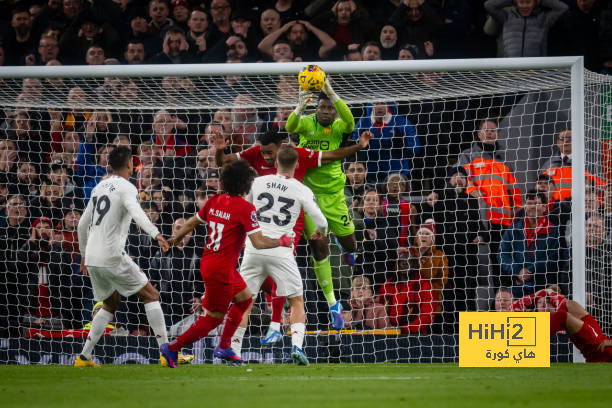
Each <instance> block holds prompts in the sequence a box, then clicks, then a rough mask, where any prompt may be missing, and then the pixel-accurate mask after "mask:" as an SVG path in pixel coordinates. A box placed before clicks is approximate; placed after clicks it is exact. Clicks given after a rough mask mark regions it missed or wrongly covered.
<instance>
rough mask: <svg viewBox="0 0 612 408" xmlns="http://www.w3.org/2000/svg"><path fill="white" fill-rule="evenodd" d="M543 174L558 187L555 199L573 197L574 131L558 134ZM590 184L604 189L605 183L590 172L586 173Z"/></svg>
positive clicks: (543, 168) (560, 199)
mask: <svg viewBox="0 0 612 408" xmlns="http://www.w3.org/2000/svg"><path fill="white" fill-rule="evenodd" d="M540 172H541V173H542V174H547V175H549V176H550V177H551V178H552V179H553V180H554V181H555V184H556V185H557V191H556V193H555V194H554V196H553V198H554V199H555V200H559V201H563V200H565V199H567V198H569V197H571V196H572V131H571V130H569V129H565V130H562V131H560V132H559V133H558V134H557V140H556V144H555V146H554V147H553V155H552V157H551V158H549V159H548V160H546V161H545V162H544V163H543V164H542V167H541V169H540ZM584 175H585V177H586V179H587V180H588V182H590V183H591V184H592V185H593V186H596V187H603V186H605V184H606V183H605V182H604V181H603V180H602V179H601V178H599V177H597V176H594V175H593V174H591V173H589V172H588V170H585V171H584Z"/></svg>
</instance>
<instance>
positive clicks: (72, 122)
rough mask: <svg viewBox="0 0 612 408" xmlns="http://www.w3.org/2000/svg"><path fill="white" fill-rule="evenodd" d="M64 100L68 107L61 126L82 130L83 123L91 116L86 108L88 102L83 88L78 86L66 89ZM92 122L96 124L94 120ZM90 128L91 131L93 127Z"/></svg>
mask: <svg viewBox="0 0 612 408" xmlns="http://www.w3.org/2000/svg"><path fill="white" fill-rule="evenodd" d="M66 102H67V105H68V106H70V109H69V111H68V112H67V113H66V115H65V117H64V124H63V126H64V127H69V128H73V129H77V130H78V131H82V130H83V129H84V128H85V123H86V122H87V120H88V119H89V118H90V117H91V113H90V112H89V111H88V110H87V108H86V106H87V104H88V98H87V94H86V93H85V91H84V90H83V88H80V87H78V86H75V87H72V88H70V91H68V96H67V97H66ZM94 124H96V125H97V123H96V122H94ZM96 129H97V126H96ZM90 130H92V131H93V128H92V129H90Z"/></svg>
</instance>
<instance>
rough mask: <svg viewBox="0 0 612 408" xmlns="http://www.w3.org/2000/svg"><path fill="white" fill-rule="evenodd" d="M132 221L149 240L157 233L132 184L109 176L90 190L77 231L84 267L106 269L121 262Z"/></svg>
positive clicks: (120, 178)
mask: <svg viewBox="0 0 612 408" xmlns="http://www.w3.org/2000/svg"><path fill="white" fill-rule="evenodd" d="M132 218H134V221H135V222H136V224H138V226H139V227H140V228H142V230H143V231H144V232H146V233H147V234H149V235H150V236H151V237H153V239H155V237H156V236H157V234H159V230H158V229H157V227H155V225H153V223H152V222H151V220H149V217H147V214H145V212H144V211H143V209H142V207H140V204H139V202H138V190H137V189H136V187H135V186H134V185H133V184H132V183H130V182H129V181H127V180H126V179H124V178H123V177H119V176H111V177H109V178H107V179H104V180H102V181H101V182H100V183H98V185H97V186H96V187H94V189H93V190H92V192H91V198H90V199H89V203H88V204H87V208H85V212H84V213H83V216H82V217H81V220H80V221H79V228H78V234H79V247H80V250H81V256H84V257H85V265H86V266H101V267H104V266H106V267H108V266H116V265H118V264H119V263H120V262H121V258H122V255H123V253H124V248H125V242H126V240H127V236H128V232H129V229H130V223H131V222H132Z"/></svg>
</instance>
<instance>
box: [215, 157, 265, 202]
mask: <svg viewBox="0 0 612 408" xmlns="http://www.w3.org/2000/svg"><path fill="white" fill-rule="evenodd" d="M255 176H256V173H255V170H254V169H253V168H252V167H251V166H250V165H249V163H248V162H246V161H244V160H237V161H235V162H233V163H230V164H227V165H225V166H223V167H222V168H221V178H220V180H219V181H220V182H221V188H222V189H223V190H224V191H225V192H226V193H227V194H229V195H231V196H243V195H244V194H247V193H248V192H249V190H251V184H253V180H254V179H255Z"/></svg>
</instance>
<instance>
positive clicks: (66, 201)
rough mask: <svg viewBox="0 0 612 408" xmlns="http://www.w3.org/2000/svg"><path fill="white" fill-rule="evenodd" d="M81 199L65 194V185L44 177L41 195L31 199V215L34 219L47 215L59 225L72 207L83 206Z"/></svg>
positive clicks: (54, 223) (46, 216)
mask: <svg viewBox="0 0 612 408" xmlns="http://www.w3.org/2000/svg"><path fill="white" fill-rule="evenodd" d="M80 204H81V200H80V199H76V198H74V197H66V196H65V195H64V186H62V185H61V184H58V183H55V182H53V181H51V180H49V179H48V178H47V177H45V178H43V180H42V184H41V186H40V195H39V196H37V197H34V198H33V199H32V200H31V201H30V206H31V209H30V215H31V216H32V218H33V219H36V218H40V217H45V218H47V219H49V220H50V221H51V222H53V224H52V226H54V227H55V226H56V225H58V223H59V222H60V221H62V220H63V219H64V214H65V213H66V212H68V211H70V210H72V209H80V208H82V206H81V205H80Z"/></svg>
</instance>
